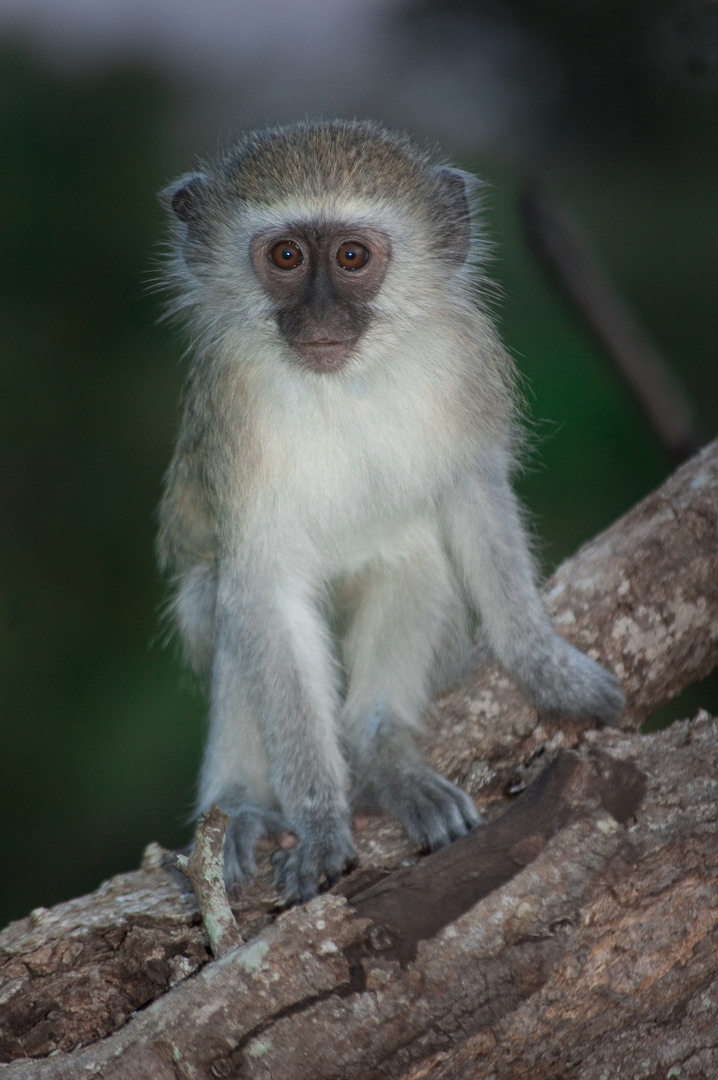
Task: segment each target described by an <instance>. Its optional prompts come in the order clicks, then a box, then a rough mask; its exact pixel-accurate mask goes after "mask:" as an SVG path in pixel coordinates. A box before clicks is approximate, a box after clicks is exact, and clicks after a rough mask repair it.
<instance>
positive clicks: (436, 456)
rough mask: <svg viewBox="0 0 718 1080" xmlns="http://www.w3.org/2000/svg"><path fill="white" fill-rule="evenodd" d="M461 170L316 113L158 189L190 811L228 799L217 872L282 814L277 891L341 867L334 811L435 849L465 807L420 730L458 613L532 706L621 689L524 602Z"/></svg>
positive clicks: (511, 422)
mask: <svg viewBox="0 0 718 1080" xmlns="http://www.w3.org/2000/svg"><path fill="white" fill-rule="evenodd" d="M474 186H475V182H474V180H473V179H472V178H471V177H470V176H467V175H466V174H464V173H462V172H459V171H457V170H455V169H451V168H447V167H445V166H443V165H441V164H436V163H435V162H434V160H433V159H432V157H431V155H429V154H427V153H425V152H424V151H423V150H421V149H419V148H418V147H416V146H415V145H413V144H412V143H411V142H410V141H409V140H408V139H406V138H405V137H403V136H402V135H397V134H393V133H390V132H388V131H386V130H384V129H383V128H381V127H379V126H377V125H375V124H372V123H368V122H345V121H336V122H325V121H321V122H317V123H301V124H297V125H295V126H290V127H281V128H276V129H273V130H267V131H262V132H259V133H256V134H253V135H250V136H249V137H248V138H246V139H245V140H244V141H243V142H241V143H240V144H239V145H238V146H237V147H236V148H235V149H234V150H233V151H232V152H231V153H230V154H228V155H227V156H226V157H224V158H223V159H222V160H220V161H218V162H216V163H215V164H211V165H208V166H207V168H206V169H205V170H204V171H202V172H198V173H195V174H192V175H189V176H184V177H182V178H181V179H180V180H179V181H177V182H176V183H175V184H174V185H173V186H171V187H170V188H169V189H168V190H167V192H166V193H165V198H166V202H167V204H168V206H169V208H170V209H171V211H172V212H173V218H174V226H175V246H174V256H173V259H172V261H171V264H170V273H169V278H170V284H171V285H172V286H173V287H174V290H175V295H176V302H175V304H174V310H175V311H176V312H177V313H179V314H181V315H184V316H185V317H186V320H187V322H188V324H189V327H190V330H191V335H192V354H193V362H192V368H191V371H190V376H189V381H188V384H187V388H186V392H185V401H184V416H183V418H182V423H181V427H180V433H179V438H178V442H177V449H176V451H175V455H174V458H173V460H172V463H171V465H170V468H169V472H168V475H167V481H166V491H165V494H164V499H163V502H162V506H161V529H160V536H159V551H160V560H161V563H162V566H163V567H164V568H167V569H169V570H170V571H171V573H172V574H173V575H174V582H175V588H176V592H175V595H174V600H173V604H172V609H173V616H174V619H175V621H176V625H177V628H178V630H179V633H180V635H181V638H182V641H183V644H184V650H185V653H186V656H187V659H188V661H189V663H190V664H191V665H192V666H193V667H194V668H195V669H196V670H197V671H199V672H202V673H206V675H207V677H208V681H209V713H210V715H209V735H208V739H207V746H206V749H205V754H204V763H203V766H202V772H201V778H200V785H199V799H198V804H197V809H198V811H204V810H206V809H207V808H208V807H209V806H210V805H211V804H212V803H217V804H218V805H219V806H220V807H221V808H222V809H223V810H224V811H225V812H226V813H228V814H229V815H230V816H231V824H230V828H229V830H228V834H227V841H226V854H225V874H226V880H227V884H228V886H239V885H241V884H242V883H243V882H245V881H246V880H247V879H248V878H249V877H250V876H251V874H252V873H253V871H254V869H255V863H254V849H255V846H256V844H257V842H258V841H259V840H260V839H261V838H262V837H264V836H276V835H277V834H281V832H282V830H288V831H291V833H293V834H294V835H295V836H296V840H297V842H296V844H295V846H293V847H291V848H287V849H284V850H280V851H279V852H278V853H277V856H275V868H276V882H277V886H278V887H279V888H280V890H282V891H283V893H284V895H285V897H286V899H287V901H289V902H298V901H304V900H307V899H308V898H310V897H312V896H314V895H315V893H316V891H317V888H318V884H319V883H320V881H321V880H322V879H323V878H326V880H327V881H328V882H332V881H334V880H335V879H336V878H337V877H338V875H339V874H340V873H341V871H342V869H343V867H344V866H345V865H346V864H347V863H350V862H351V861H352V860H353V859H354V858H355V851H354V847H353V844H352V838H351V831H350V823H351V814H352V812H353V811H360V810H362V809H366V808H373V809H376V810H379V811H384V812H387V813H390V814H393V815H395V816H396V817H398V818H399V820H400V821H401V822H403V824H404V826H405V827H406V829H407V831H408V833H409V834H410V835H411V836H412V837H413V838H414V839H415V840H417V841H418V842H419V843H420V844H421V845H422V847H423V848H424V849H428V850H429V851H434V850H436V849H437V848H440V847H442V845H444V844H448V843H450V842H451V841H452V840H454V839H455V838H457V837H459V836H463V835H464V834H465V833H466V832H468V831H469V830H470V829H471V828H473V826H475V825H476V824H477V822H478V820H479V817H478V815H477V813H476V810H475V808H474V805H473V802H472V800H471V799H470V798H469V797H468V795H466V794H465V793H464V792H463V791H461V790H460V789H459V788H458V787H456V786H455V785H454V784H452V783H449V781H447V780H445V779H444V778H443V777H441V776H439V775H438V774H437V773H436V772H434V771H433V770H432V769H430V768H429V767H428V766H427V765H426V764H424V762H423V761H422V759H421V757H420V755H419V753H418V751H417V749H416V748H415V745H414V733H415V732H416V731H417V729H418V727H419V724H420V720H421V715H422V711H423V710H424V709H425V706H426V704H427V701H428V699H429V696H430V694H431V693H432V692H433V691H434V690H435V689H436V687H437V686H438V685H439V684H440V683H441V680H442V679H445V678H446V677H447V674H448V673H449V672H450V671H451V670H452V669H453V668H454V667H455V665H456V664H457V662H459V661H460V660H461V658H462V657H464V656H465V655H466V654H467V650H468V648H469V646H470V643H471V642H470V627H471V625H472V623H473V624H474V625H475V624H476V618H477V616H478V619H479V620H480V636H481V640H482V642H483V643H484V645H485V646H486V647H487V648H488V650H490V652H491V653H492V654H493V656H494V657H495V658H496V660H497V661H498V662H499V663H500V664H501V665H502V666H503V668H505V670H506V671H507V672H508V673H509V674H510V676H511V677H512V678H513V679H514V680H515V682H516V684H517V685H518V686H519V687H520V688H521V689H522V690H523V692H524V693H525V694H526V696H527V697H528V698H529V699H530V700H531V701H532V702H533V703H534V704H535V705H536V707H537V708H538V710H539V711H540V712H552V713H562V714H570V715H572V716H590V717H596V718H599V719H601V720H603V721H609V722H610V721H612V720H613V719H614V718H615V717H616V714H617V713H618V711H619V710H620V709H621V707H622V705H623V697H622V695H621V692H620V690H619V686H618V682H617V680H616V679H615V678H614V677H613V675H610V674H609V673H608V672H607V671H605V670H604V669H603V668H602V667H600V666H599V665H598V664H597V663H595V662H594V661H593V660H591V659H589V658H588V657H587V656H585V655H583V653H581V652H578V651H577V650H576V649H574V648H572V646H570V645H569V644H568V643H567V642H566V641H564V640H563V639H562V638H561V637H559V636H557V634H556V633H555V631H554V630H553V628H552V626H551V623H550V621H549V619H548V616H547V615H546V612H545V611H544V608H543V606H542V603H541V600H540V598H539V594H538V592H537V588H536V584H535V570H534V565H533V561H532V558H531V555H530V553H529V547H528V544H527V540H526V534H525V531H524V527H523V525H522V519H521V511H520V509H519V507H518V505H517V502H516V499H515V497H514V494H513V492H512V490H511V487H510V484H509V474H510V472H511V469H512V465H513V463H514V460H515V457H516V451H517V446H518V443H519V439H518V435H517V430H518V429H517V420H516V408H515V400H514V389H513V382H514V376H513V370H512V363H511V361H510V359H509V358H508V356H507V354H506V352H505V351H504V349H503V348H502V346H501V344H500V342H499V340H498V337H497V333H496V330H495V328H494V326H493V324H492V322H491V319H490V317H489V315H488V314H487V312H486V310H485V309H484V308H483V307H482V303H481V288H480V286H481V275H480V271H479V269H478V260H477V257H476V256H477V254H480V250H481V249H480V244H479V242H478V240H477V239H476V237H475V235H474V232H473V225H474V222H473V220H472V216H471V213H470V209H469V195H470V193H471V192H472V190H473V188H474Z"/></svg>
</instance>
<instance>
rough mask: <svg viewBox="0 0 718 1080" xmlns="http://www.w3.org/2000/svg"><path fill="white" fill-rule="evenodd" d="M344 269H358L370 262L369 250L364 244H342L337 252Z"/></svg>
mask: <svg viewBox="0 0 718 1080" xmlns="http://www.w3.org/2000/svg"><path fill="white" fill-rule="evenodd" d="M337 262H338V263H339V265H340V266H341V268H342V270H358V269H359V268H360V267H361V266H366V264H367V263H368V262H369V252H368V251H367V249H366V248H365V247H364V245H363V244H351V243H349V244H342V246H341V247H340V248H339V251H338V252H337Z"/></svg>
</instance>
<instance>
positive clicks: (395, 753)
mask: <svg viewBox="0 0 718 1080" xmlns="http://www.w3.org/2000/svg"><path fill="white" fill-rule="evenodd" d="M465 623H466V615H465V606H464V604H463V601H462V598H461V596H460V594H459V590H458V586H457V583H456V580H455V577H454V574H453V571H452V570H451V567H450V566H449V564H448V561H447V559H446V556H445V555H444V552H443V551H442V549H441V546H440V544H439V542H438V538H437V537H436V536H435V535H432V534H431V533H427V535H426V536H425V537H422V538H421V540H420V542H416V538H414V542H413V543H412V545H411V548H410V550H407V551H405V552H403V553H401V554H399V555H398V556H397V558H396V559H394V560H392V561H391V562H382V563H380V564H377V565H375V566H373V567H372V568H371V570H370V571H368V572H367V573H366V574H365V580H364V582H363V589H362V593H361V599H360V602H359V605H358V607H357V610H356V611H355V614H354V617H353V619H352V621H351V623H350V625H349V627H348V630H347V633H346V636H345V639H344V643H343V646H344V660H345V665H346V667H347V670H348V687H347V697H346V702H345V706H344V709H343V713H342V730H343V733H344V737H345V740H346V744H347V753H348V756H349V760H350V766H351V769H352V773H353V779H354V786H353V791H352V805H353V806H354V807H355V808H357V809H359V808H364V807H366V808H374V809H378V810H381V811H383V812H385V813H389V814H392V815H394V816H395V817H398V818H399V820H400V821H401V822H402V823H403V825H404V827H405V828H406V830H407V832H408V833H409V835H410V836H412V837H413V838H414V839H416V840H418V842H419V843H420V844H421V845H422V847H424V848H425V849H428V850H430V851H435V850H437V849H438V848H440V847H443V846H444V845H445V844H448V843H450V842H451V841H452V840H455V839H456V838H457V837H459V836H464V835H465V834H466V833H467V832H468V831H469V830H470V829H471V828H473V827H474V825H476V824H478V822H479V815H478V814H477V812H476V809H475V807H474V804H473V802H472V801H471V799H470V798H469V796H468V795H466V794H465V793H464V792H463V791H461V790H460V789H459V788H458V787H456V786H455V785H454V784H452V783H450V782H449V781H448V780H445V779H444V778H443V777H442V776H439V774H438V773H436V772H434V770H433V769H430V768H429V766H428V765H426V764H425V763H424V762H423V761H422V759H421V756H420V754H419V752H418V751H417V749H416V746H415V745H414V739H413V731H414V730H416V728H417V727H418V724H419V721H420V717H421V713H422V712H423V710H424V708H425V706H426V703H427V697H428V693H429V690H430V680H431V675H432V672H433V670H434V669H435V668H436V666H437V663H441V661H442V659H443V655H442V654H443V653H444V652H445V651H446V649H447V648H451V647H452V646H453V647H454V648H456V647H457V646H459V647H460V642H459V641H457V637H458V638H459V639H460V638H461V630H460V628H461V627H462V626H463V627H465ZM457 628H459V633H458V635H457ZM452 638H453V639H454V640H451V639H452Z"/></svg>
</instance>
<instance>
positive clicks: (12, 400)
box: [0, 0, 718, 925]
mask: <svg viewBox="0 0 718 1080" xmlns="http://www.w3.org/2000/svg"><path fill="white" fill-rule="evenodd" d="M307 114H308V115H317V114H323V115H343V116H355V115H358V116H372V117H375V118H376V119H379V120H382V121H384V122H385V123H387V124H388V125H390V126H396V127H405V128H408V129H409V130H411V131H413V132H414V133H415V134H416V135H417V137H418V138H419V139H420V140H422V141H423V140H427V141H428V142H429V143H435V142H440V143H441V145H442V147H443V149H444V151H445V152H446V154H447V155H448V156H449V157H450V158H451V159H452V160H454V161H455V162H457V163H459V164H461V165H462V166H463V167H466V168H469V169H472V170H475V171H477V172H478V173H479V174H480V175H481V176H482V177H483V178H484V179H485V180H487V181H488V184H489V187H488V192H487V198H486V227H487V231H488V234H489V235H490V237H491V238H492V239H493V241H494V244H495V248H494V256H493V264H492V274H493V277H494V278H495V280H496V281H497V282H498V284H499V286H500V298H499V299H497V300H496V301H495V306H496V310H497V313H498V317H499V319H500V322H501V327H502V331H503V335H504V338H505V340H506V342H507V343H508V345H509V347H510V349H511V351H512V353H513V355H514V356H515V358H516V360H517V362H518V364H519V366H520V369H521V371H522V372H523V374H524V376H525V378H526V384H525V394H526V403H527V410H528V413H529V415H530V419H531V425H532V431H533V436H532V447H533V449H532V456H531V459H530V461H529V463H528V468H527V471H526V473H525V475H524V476H523V477H522V478H521V479H520V482H519V486H520V490H521V494H522V496H523V497H524V499H525V501H526V502H527V503H528V505H529V507H530V509H531V511H532V513H533V515H534V518H535V521H536V527H537V531H538V533H539V535H540V537H541V552H542V556H543V560H544V567H545V570H546V571H547V572H548V571H550V569H551V568H552V567H553V566H554V565H555V564H556V563H557V562H558V561H559V560H560V559H562V558H563V557H565V556H566V555H568V554H570V553H571V552H572V551H573V550H574V549H575V548H576V546H577V545H578V544H580V543H581V542H582V541H584V540H586V539H588V538H589V537H591V536H592V535H593V534H594V533H595V532H596V531H598V530H600V529H602V528H603V527H605V526H606V525H608V524H609V523H610V522H611V521H613V520H614V518H616V517H617V516H618V515H620V514H621V513H623V512H624V511H625V510H627V509H628V508H629V507H630V506H631V505H632V504H633V503H634V502H635V501H636V500H637V499H639V498H640V497H641V496H642V495H644V494H645V493H647V492H648V491H649V490H651V489H652V488H653V487H655V486H656V485H657V484H659V483H660V482H661V481H662V480H663V479H664V478H665V477H666V476H667V474H668V473H669V472H670V471H671V468H672V463H671V461H670V460H669V456H668V455H667V454H666V452H665V451H664V450H663V449H662V447H661V445H660V444H659V442H658V440H657V438H656V436H655V434H654V432H653V431H652V429H651V427H650V425H649V424H648V422H647V420H646V419H645V417H644V415H643V414H642V412H641V410H640V409H639V408H638V407H637V406H636V405H635V404H634V402H633V399H632V397H631V396H630V394H629V393H628V392H627V390H626V388H625V386H624V385H623V384H622V382H621V380H620V379H619V378H618V376H617V375H616V374H615V372H614V370H613V369H612V367H611V366H610V364H608V363H607V360H606V358H605V356H604V355H603V353H602V351H601V349H600V347H599V346H598V345H597V344H595V342H594V341H593V339H592V338H591V336H590V335H589V333H588V332H587V331H586V329H585V328H584V326H583V324H582V323H581V321H580V320H579V318H578V317H577V316H576V315H575V314H574V313H573V312H572V311H571V309H570V308H569V306H568V304H567V303H566V302H565V300H564V299H563V298H562V297H561V295H560V294H559V293H558V292H557V290H556V289H555V287H554V285H553V284H552V282H551V280H550V279H549V278H548V277H547V275H546V274H545V272H544V271H543V269H542V268H541V266H540V265H539V262H538V261H537V259H536V257H535V255H534V253H533V252H532V251H531V250H530V249H529V247H528V245H527V243H526V240H525V238H524V236H523V235H522V231H521V227H520V223H519V214H518V209H517V206H518V195H519V192H520V191H521V190H522V188H523V186H524V185H525V184H526V182H527V181H536V180H537V179H538V180H540V181H541V183H542V184H543V185H544V186H545V187H546V189H547V190H549V191H550V192H551V193H552V194H553V196H554V197H555V198H557V199H558V200H559V201H560V202H561V203H562V204H563V205H564V206H565V207H567V208H568V209H569V210H570V212H571V213H572V215H573V217H574V218H575V219H576V220H577V221H578V222H579V223H580V225H581V227H582V229H583V232H584V235H585V236H586V237H587V238H588V240H589V241H590V242H591V243H592V244H593V246H594V248H595V252H596V254H597V257H598V259H599V261H600V264H601V265H602V267H603V269H604V270H605V271H606V272H607V274H608V275H609V277H610V279H611V280H612V281H613V283H614V285H615V286H616V288H617V289H618V291H619V292H620V294H621V296H622V297H623V299H624V300H625V301H626V302H627V303H628V304H629V305H630V308H631V309H632V311H633V313H634V315H635V316H636V317H637V318H638V319H639V320H640V321H641V322H642V324H643V326H644V327H645V329H646V331H647V333H648V335H649V337H650V338H651V339H652V340H653V342H654V344H655V345H656V346H657V348H658V349H659V350H660V351H661V352H662V353H663V355H664V357H665V358H666V359H667V360H668V362H669V363H670V365H671V367H672V369H673V371H674V372H675V373H676V374H677V375H678V376H679V377H680V379H681V380H682V381H683V384H684V386H685V387H686V389H687V391H688V393H689V395H690V397H691V398H692V400H693V402H694V405H695V409H696V413H697V417H698V422H699V425H700V428H701V431H702V435H703V437H704V438H705V439H706V440H707V439H708V438H710V437H712V436H714V435H715V433H716V430H717V429H718V3H716V2H705V0H701V2H698V0H695V2H684V0H680V2H679V0H666V2H660V0H632V2H631V3H629V4H627V3H625V0H495V2H490V0H489V2H483V0H434V2H425V3H412V2H410V0H404V2H398V0H361V3H355V4H350V3H341V2H337V0H303V3H301V4H297V3H296V0H272V2H271V3H268V4H262V5H259V4H255V3H254V0H205V2H204V3H203V4H201V5H198V4H194V3H191V2H179V0H145V2H144V3H143V4H142V5H135V4H131V3H128V2H123V0H104V2H103V3H102V4H97V3H96V0H52V3H48V2H47V0H0V725H1V726H0V740H1V741H0V803H1V805H2V819H3V828H2V843H1V845H0V868H1V871H0V873H1V875H2V878H1V884H0V925H1V924H2V923H4V922H5V921H6V920H7V919H8V918H13V917H19V916H21V915H24V914H26V913H27V912H28V911H29V910H30V909H31V908H33V907H35V906H38V905H43V906H48V905H50V904H52V903H54V902H56V901H58V900H61V899H65V898H68V897H71V896H73V895H76V894H78V893H80V892H82V891H87V890H90V889H92V888H94V887H95V886H96V885H97V884H98V883H99V881H100V880H101V879H102V878H103V877H106V876H108V875H110V874H112V873H114V872H117V871H120V870H124V869H128V868H132V867H134V866H136V865H137V864H138V862H139V859H140V856H141V852H142V849H143V847H144V845H145V844H146V843H147V842H148V841H149V840H153V839H155V840H158V841H160V842H161V843H162V844H164V845H166V846H175V845H179V844H182V843H184V842H186V840H187V839H188V836H189V832H190V830H189V827H188V825H187V822H186V819H187V816H188V814H189V813H190V810H191V804H192V798H193V786H194V780H195V776H196V773H197V768H198V762H199V755H200V750H201V743H202V737H203V727H204V701H203V698H202V694H201V692H200V690H199V689H198V688H197V687H196V686H194V685H193V683H192V680H191V679H190V678H189V676H187V675H185V674H183V672H182V668H181V665H180V663H179V659H178V655H177V650H176V649H175V648H174V647H173V646H172V645H170V646H169V647H164V646H163V642H162V634H161V631H160V622H159V612H160V610H161V607H162V603H163V597H164V589H163V585H162V583H161V581H160V579H159V576H158V574H157V572H156V570H155V566H154V562H153V550H152V547H153V534H154V514H155V505H156V503H157V500H158V496H159V491H160V483H161V477H162V474H163V471H164V469H165V467H166V465H167V463H168V460H169V456H170V453H171V447H172V441H173V435H174V430H175V426H176V422H177V403H178V400H179V395H180V389H181V384H182V381H183V374H184V365H183V362H182V359H181V357H182V352H183V343H182V340H181V336H180V334H179V332H177V331H174V330H173V329H172V328H171V327H169V326H167V325H166V324H163V325H157V323H156V320H157V318H158V316H159V314H160V312H161V303H160V300H159V299H158V297H157V296H156V295H155V294H153V293H152V292H151V291H150V290H149V289H148V283H149V282H150V281H151V279H152V276H153V274H154V273H155V272H156V263H157V260H158V257H159V253H160V250H161V244H162V240H163V236H164V222H163V220H162V213H161V211H160V208H159V205H158V203H157V201H156V197H155V194H156V192H157V190H158V189H159V188H161V187H162V186H163V185H164V184H165V183H166V182H167V181H168V180H170V179H171V178H172V177H173V176H174V175H176V174H178V173H180V172H183V171H186V170H188V169H191V168H193V167H194V164H195V160H194V159H195V155H197V154H200V155H202V154H207V153H213V152H215V150H216V149H217V147H218V146H221V145H226V143H228V142H230V141H231V140H232V138H233V137H235V136H236V135H238V134H239V133H240V132H241V131H243V130H246V129H248V128H251V127H254V126H256V125H258V124H263V123H277V122H286V121H290V120H294V119H299V118H302V117H304V116H305V115H307ZM698 705H704V706H705V707H708V708H712V709H713V710H714V711H715V710H718V679H717V678H716V674H715V673H714V675H713V676H712V677H711V678H709V679H708V680H706V682H705V683H704V684H702V686H700V687H693V688H691V689H690V690H689V691H687V692H686V694H685V695H683V697H682V699H681V700H679V701H678V702H675V703H674V704H673V705H672V706H671V707H670V709H668V710H666V711H665V712H664V713H663V714H662V715H661V716H660V717H659V718H658V719H657V721H656V722H666V721H667V720H669V719H670V718H671V717H674V716H676V715H689V714H690V713H691V712H692V711H694V710H695V708H696V707H697V706H698Z"/></svg>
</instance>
